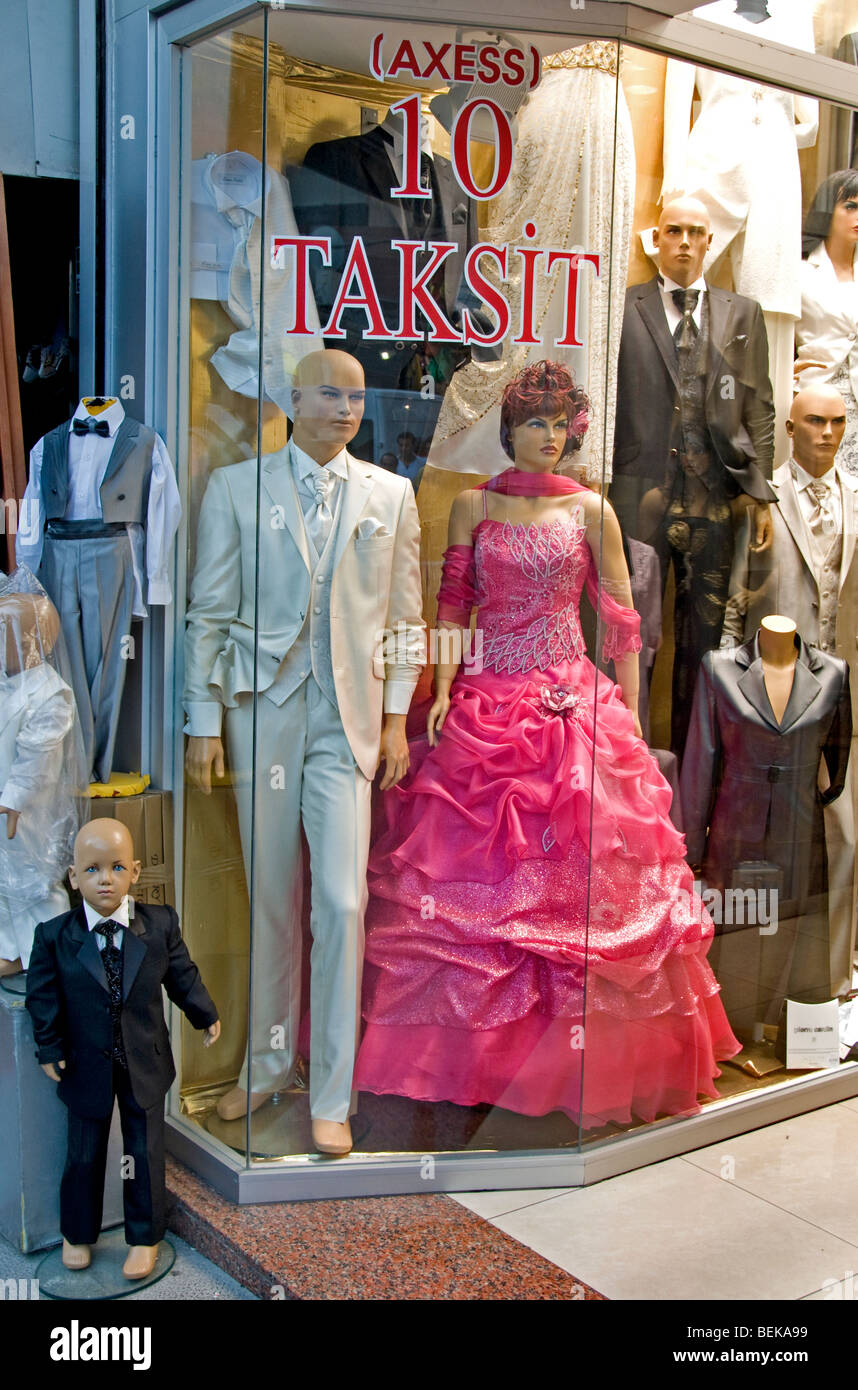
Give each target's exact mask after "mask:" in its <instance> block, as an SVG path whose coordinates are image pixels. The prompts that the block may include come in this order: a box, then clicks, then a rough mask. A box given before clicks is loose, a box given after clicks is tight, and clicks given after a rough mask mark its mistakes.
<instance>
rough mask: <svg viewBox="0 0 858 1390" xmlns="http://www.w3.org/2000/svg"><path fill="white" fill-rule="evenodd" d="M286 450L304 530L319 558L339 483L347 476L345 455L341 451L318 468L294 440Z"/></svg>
mask: <svg viewBox="0 0 858 1390" xmlns="http://www.w3.org/2000/svg"><path fill="white" fill-rule="evenodd" d="M289 449H290V452H291V455H292V476H293V477H294V479H295V484H296V486H297V489H298V501H299V503H300V506H301V513H302V515H303V517H304V529H305V531H306V532H307V538H308V540H309V541H310V544H311V546H313V547H314V549H315V551H316V555H317V556H320V555H321V554H322V551H323V550H324V548H325V546H326V545H327V543H328V537H329V536H330V534H331V529H332V527H333V525H334V520H335V517H336V514H337V507H338V505H339V498H340V493H341V492H342V487H343V483H344V482H345V481H346V479H347V478H348V476H349V469H348V463H347V461H346V451H345V449H341V450H340V452H339V453H338V454H335V455H334V457H333V458H332V459H329V460H328V462H327V464H325V466H324V467H320V465H319V464H318V463H316V461H315V459H312V458H310V455H309V454H305V453H304V450H303V449H300V448H299V447H298V446H297V444H296V443H295V441H294V440H293V441H292V442H291V443H290V445H289Z"/></svg>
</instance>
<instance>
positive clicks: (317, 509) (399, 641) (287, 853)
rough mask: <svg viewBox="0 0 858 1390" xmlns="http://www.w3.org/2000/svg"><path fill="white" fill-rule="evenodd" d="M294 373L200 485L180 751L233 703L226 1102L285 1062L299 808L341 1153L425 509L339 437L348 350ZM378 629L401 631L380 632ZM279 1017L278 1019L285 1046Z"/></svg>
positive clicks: (350, 412)
mask: <svg viewBox="0 0 858 1390" xmlns="http://www.w3.org/2000/svg"><path fill="white" fill-rule="evenodd" d="M295 381H296V390H295V392H294V395H293V404H294V408H295V430H294V433H293V437H292V441H291V443H290V444H289V445H287V446H286V447H285V448H283V449H281V450H279V451H278V452H277V453H275V454H270V455H267V456H265V457H263V459H262V461H261V466H260V471H259V473H257V463H256V460H253V459H250V460H247V461H246V462H243V463H238V464H234V465H231V466H229V467H226V468H222V469H218V470H217V471H216V472H215V473H214V474H213V475H212V477H211V479H210V481H209V485H208V489H207V491H206V495H205V498H204V500H203V505H202V509H201V512H200V523H199V533H198V542H197V545H198V550H197V563H196V567H195V571H194V579H193V588H192V598H191V604H190V607H189V610H188V632H187V643H186V679H185V705H186V710H187V714H188V723H187V725H186V730H185V731H186V733H188V734H190V735H191V738H190V741H189V745H188V756H187V763H186V766H187V770H188V775H189V777H190V778H191V780H192V781H194V782H195V783H196V784H197V785H199V786H201V787H203V789H204V790H205V789H207V788H208V786H209V785H210V781H209V779H210V771H211V767H212V764H213V763H214V768H215V771H216V772H220V773H222V771H223V749H222V745H221V743H220V729H221V716H222V710H223V708H225V709H226V711H227V713H226V735H227V740H228V743H229V750H230V763H231V767H232V770H233V773H234V775H235V779H236V798H237V803H238V812H239V824H240V828H241V836H242V845H243V849H244V856H245V863H246V865H247V869H248V881H249V882H251V881H252V886H253V903H254V923H253V981H252V997H253V1005H252V1036H253V1043H252V1054H253V1055H252V1068H251V1076H250V1077H249V1078H248V1077H247V1075H246V1072H245V1073H243V1074H242V1077H241V1078H240V1079H239V1086H238V1087H237V1088H236V1089H235V1091H234V1092H230V1093H229V1095H228V1096H227V1097H224V1098H222V1102H221V1105H220V1106H219V1110H220V1113H221V1115H223V1116H224V1117H225V1118H232V1117H235V1116H236V1115H239V1114H242V1113H245V1112H246V1110H247V1108H248V1107H249V1108H250V1109H251V1110H254V1109H256V1108H257V1107H258V1105H260V1104H262V1103H263V1102H264V1101H265V1100H266V1099H267V1098H268V1097H269V1096H270V1095H271V1093H272V1092H274V1091H275V1090H278V1089H280V1088H282V1087H283V1086H285V1085H286V1084H287V1083H288V1081H289V1079H290V1076H291V1073H292V1071H293V1069H294V1064H295V1058H296V1050H297V1039H298V1024H299V1007H300V973H301V972H300V955H301V894H302V878H303V866H302V858H301V838H300V832H301V826H302V824H303V827H304V831H305V833H306V836H307V841H308V844H309V848H310V866H311V875H312V898H311V918H310V926H311V931H312V934H313V950H312V954H311V976H310V979H311V984H310V1015H311V1029H312V1032H311V1046H310V1109H311V1113H312V1116H313V1136H314V1141H315V1143H316V1146H317V1148H320V1149H321V1150H322V1151H323V1152H327V1153H345V1152H348V1149H349V1147H350V1145H351V1135H350V1132H349V1128H348V1115H349V1110H350V1103H351V1080H352V1070H353V1066H354V1050H355V1041H356V1036H357V1030H358V1027H359V1020H360V1008H359V1006H360V985H361V969H362V961H363V914H364V907H365V904H366V861H367V855H368V852H369V829H370V790H371V782H372V778H373V776H374V775H375V771H376V767H377V765H378V763H379V757H380V754H381V757H383V758H384V759H385V760H386V772H385V776H384V778H383V779H382V783H381V786H382V789H385V788H386V787H388V786H392V785H394V784H395V783H396V782H397V781H399V780H400V778H401V777H402V776H404V774H405V772H406V770H407V767H408V745H407V742H406V739H405V715H406V713H407V711H408V706H409V703H410V701H411V696H412V694H413V691H414V687H415V685H416V683H417V679H418V676H419V674H420V670H421V668H422V666H423V663H424V660H425V651H424V623H423V620H422V617H421V593H420V572H419V522H418V518H417V508H416V505H415V502H414V493H413V489H412V487H411V484H410V483H409V482H408V481H407V479H404V478H397V477H396V476H395V475H393V474H391V473H388V472H386V471H385V470H384V469H381V468H376V467H375V466H374V465H373V464H366V463H362V462H361V461H360V460H359V459H355V458H353V457H352V456H351V455H350V454H348V453H347V452H346V449H345V445H346V444H347V443H348V442H349V440H351V439H352V438H353V437H354V434H355V433H356V431H357V428H358V426H359V424H360V420H361V417H362V414H363V391H364V385H363V372H362V369H361V367H360V364H359V363H357V362H356V361H355V359H354V358H352V357H349V356H348V355H347V354H345V353H342V352H336V351H323V352H318V353H312V354H311V355H310V356H309V357H307V358H305V359H304V361H303V362H301V363H299V365H298V369H297V371H296V378H295ZM317 479H318V480H319V482H320V487H319V489H318V491H317V489H316V487H315V483H316V481H317ZM257 488H258V489H259V501H258V511H259V525H258V528H257V506H256V505H254V499H255V498H256V496H257ZM385 633H388V634H392V635H393V638H392V641H391V639H390V638H389V639H388V642H387V644H386V646H385V644H384V642H383V640H382V639H383V635H384V634H385ZM254 749H255V761H254ZM275 774H276V775H275ZM254 798H255V808H254ZM254 809H255V819H254ZM251 828H252V839H251ZM251 850H252V851H253V855H254V860H253V872H252V879H251ZM276 1028H282V1029H283V1035H284V1037H285V1039H286V1042H285V1046H283V1047H282V1048H279V1049H278V1048H276V1047H274V1046H272V1041H271V1037H272V1033H271V1030H272V1029H276Z"/></svg>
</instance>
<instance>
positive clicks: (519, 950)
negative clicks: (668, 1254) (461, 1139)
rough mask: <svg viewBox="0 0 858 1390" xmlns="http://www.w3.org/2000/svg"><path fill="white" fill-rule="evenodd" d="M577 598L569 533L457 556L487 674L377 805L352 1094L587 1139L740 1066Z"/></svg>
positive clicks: (486, 536)
mask: <svg viewBox="0 0 858 1390" xmlns="http://www.w3.org/2000/svg"><path fill="white" fill-rule="evenodd" d="M558 481H559V480H558ZM563 481H564V482H567V483H568V482H569V480H563ZM575 486H576V485H571V487H575ZM566 490H571V489H570V488H564V491H566ZM585 581H586V582H587V585H588V592H590V593H591V594H592V595H593V596H594V597H595V595H596V590H597V581H596V575H595V570H594V565H593V559H592V554H591V551H590V548H589V546H588V544H587V541H586V534H585V528H584V526H583V525H582V524H581V523H580V521H579V520H577V519H575V518H574V516H573V515H570V519H569V520H568V521H566V520H563V521H557V520H554V521H550V522H544V523H541V524H538V525H537V524H531V525H524V524H513V523H510V522H509V521H503V522H502V521H496V520H492V519H485V520H483V521H481V522H480V523H479V524H478V525H477V527H476V528H475V530H474V549H473V551H471V549H470V547H462V546H455V547H451V548H450V550H448V552H447V555H446V557H445V570H444V581H443V583H442V588H441V594H440V596H439V598H440V604H439V618H443V617H448V618H452V619H454V620H456V621H461V622H463V623H465V622H466V621H467V614H468V613H469V611H470V607H471V604H472V603H473V602H475V603H476V605H477V607H478V626H479V630H480V631H481V633H482V643H483V647H482V669H481V670H478V668H477V667H476V666H474V667H473V668H471V669H469V668H468V667H467V666H465V667H463V668H461V670H460V673H459V675H458V676H457V678H456V681H455V682H454V685H453V688H452V691H451V705H450V710H449V713H448V715H447V719H446V722H445V724H444V729H443V732H442V734H441V738H440V743H439V745H438V746H437V747H436V748H434V749H430V748H429V745H428V741H427V740H426V738H425V737H424V738H422V739H418V740H417V741H415V742H414V743H412V745H411V755H412V763H411V771H410V772H409V774H408V777H407V778H406V779H405V780H404V781H403V782H402V783H401V784H400V785H399V786H398V787H396V788H394V789H393V790H391V791H389V792H387V793H386V794H385V795H384V797H383V798H382V800H383V815H384V820H385V828H384V829H383V830H382V833H381V834H380V836H379V837H378V838H377V839H376V842H375V844H374V846H373V849H372V851H371V854H370V864H369V887H370V902H369V907H368V910H367V917H366V924H367V938H366V965H365V973H364V1017H365V1020H366V1027H365V1032H364V1037H363V1041H362V1044H361V1048H360V1052H359V1055H358V1060H357V1065H356V1071H355V1086H356V1087H357V1089H358V1090H363V1091H373V1092H376V1093H380V1094H386V1093H388V1094H389V1093H392V1094H395V1095H400V1096H409V1097H411V1098H413V1099H415V1100H428V1101H442V1100H444V1101H455V1102H457V1103H458V1104H460V1105H474V1104H478V1103H488V1104H491V1105H497V1106H502V1107H504V1108H506V1109H508V1110H513V1111H517V1112H519V1113H522V1114H528V1115H542V1114H546V1113H548V1112H549V1111H552V1110H561V1111H565V1113H566V1114H567V1115H568V1116H570V1118H571V1119H573V1120H574V1121H575V1122H576V1123H578V1124H579V1125H580V1126H581V1127H582V1128H592V1127H595V1126H601V1125H604V1124H606V1123H608V1122H609V1121H614V1122H617V1123H628V1122H629V1121H631V1120H632V1119H633V1118H635V1117H636V1118H639V1119H643V1120H651V1119H654V1118H655V1117H656V1116H657V1115H659V1114H675V1113H677V1112H679V1111H689V1112H690V1111H694V1110H696V1109H697V1108H698V1107H699V1101H698V1098H699V1096H700V1095H701V1094H702V1095H706V1096H712V1097H714V1096H717V1094H718V1093H717V1091H716V1090H715V1087H714V1085H713V1078H714V1077H716V1076H718V1075H719V1074H720V1073H719V1070H718V1066H717V1061H718V1060H719V1059H723V1058H726V1057H730V1056H733V1055H734V1054H735V1053H736V1052H738V1051H739V1043H738V1042H737V1041H736V1039H735V1038H734V1036H733V1034H732V1032H731V1031H730V1027H729V1025H728V1022H727V1018H726V1015H725V1013H724V1009H723V1006H722V1004H721V1001H720V999H719V996H718V988H719V987H718V984H717V982H716V980H715V977H714V975H713V973H712V970H711V968H710V966H709V964H708V962H707V960H706V952H707V949H708V946H709V942H710V940H711V937H712V932H713V928H712V924H711V921H710V919H709V917H708V916H707V914H706V912H705V910H703V909H702V908H701V906H700V901H699V898H697V897H696V896H695V895H694V894H693V891H692V875H691V872H690V870H689V868H688V866H687V864H686V863H685V861H684V858H683V851H684V841H683V837H682V836H681V835H680V834H679V833H678V832H677V830H676V829H675V828H674V826H673V824H672V822H671V821H670V819H669V816H668V811H669V807H670V801H671V792H670V789H669V787H668V785H667V783H666V782H665V780H664V778H663V777H662V776H661V774H660V772H659V771H658V768H657V766H656V764H655V762H654V761H653V759H652V757H651V756H650V754H649V752H648V750H647V747H646V745H645V743H643V741H642V740H641V739H639V738H638V737H637V736H636V735H635V732H634V721H633V718H632V715H631V713H630V711H629V710H628V709H627V708H626V706H625V705H624V704H623V702H622V699H621V696H620V691H619V688H618V687H617V686H616V685H615V684H614V683H613V682H612V681H610V680H609V679H608V678H607V677H606V676H605V675H603V674H600V675H598V679H597V673H596V671H595V668H594V666H593V665H592V663H591V662H590V661H589V660H588V659H587V657H586V655H585V652H584V642H583V639H582V636H581V628H580V624H579V618H578V606H579V601H580V598H581V592H582V590H583V588H584V584H585ZM600 607H601V613H602V617H603V619H605V620H607V629H606V639H605V651H606V654H607V656H608V657H609V658H610V657H611V656H614V655H616V656H621V655H622V654H623V653H624V652H625V651H628V650H635V649H637V648H638V647H639V646H640V641H639V638H638V637H637V632H638V629H639V619H638V617H637V614H635V613H633V612H632V611H631V610H629V609H627V608H623V607H621V606H620V605H619V604H617V603H615V602H613V601H612V600H611V599H610V598H607V596H605V595H602V596H601V599H600Z"/></svg>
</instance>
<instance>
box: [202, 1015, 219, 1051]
mask: <svg viewBox="0 0 858 1390" xmlns="http://www.w3.org/2000/svg"><path fill="white" fill-rule="evenodd" d="M219 1037H220V1019H219V1018H217V1019H215V1021H214V1023H210V1024H209V1026H208V1028H207V1029H206V1031H205V1034H204V1036H203V1047H211V1045H212V1043H216V1042H217V1040H218V1038H219Z"/></svg>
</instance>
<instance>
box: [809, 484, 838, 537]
mask: <svg viewBox="0 0 858 1390" xmlns="http://www.w3.org/2000/svg"><path fill="white" fill-rule="evenodd" d="M807 490H808V492H809V493H810V494H811V496H812V497H813V500H814V501H815V503H816V507H815V509H814V511H813V512H811V514H810V518H809V525H810V529H811V531H812V532H813V534H814V535H815V536H823V535H824V536H833V535H834V533H835V531H836V530H837V522H836V521H835V519H834V507H833V505H832V497H831V488H830V487H829V485H828V483H827V482H826V481H825V479H824V478H814V479H813V481H812V482H810V483H808V485H807Z"/></svg>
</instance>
